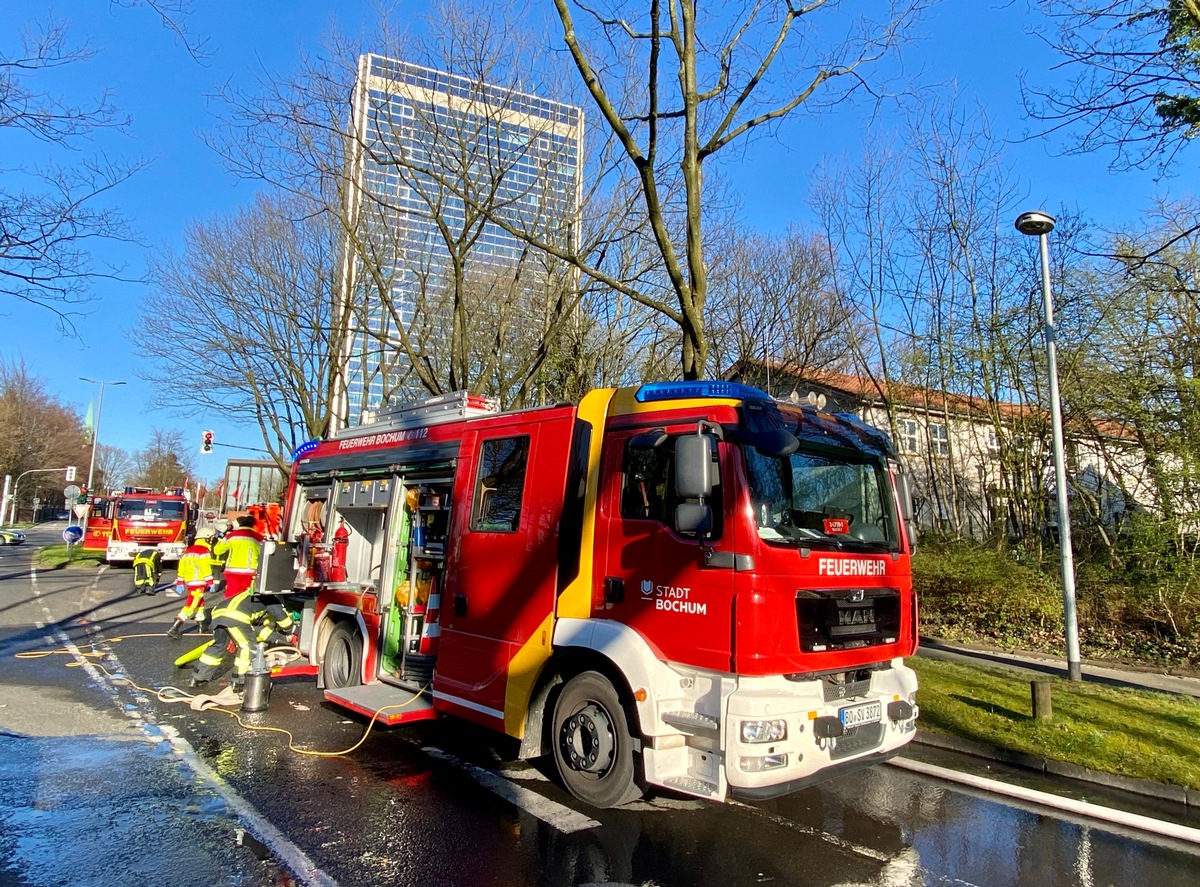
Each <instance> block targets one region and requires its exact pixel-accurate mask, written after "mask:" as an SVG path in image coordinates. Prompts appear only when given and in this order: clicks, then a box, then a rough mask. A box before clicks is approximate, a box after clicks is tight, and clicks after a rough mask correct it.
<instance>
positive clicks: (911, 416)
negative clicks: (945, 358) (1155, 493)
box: [724, 360, 1152, 538]
mask: <svg viewBox="0 0 1200 887" xmlns="http://www.w3.org/2000/svg"><path fill="white" fill-rule="evenodd" d="M724 377H725V378H728V379H731V380H735V381H740V382H745V383H747V384H749V385H753V386H755V387H757V388H760V389H762V390H764V391H766V392H768V393H769V394H771V395H772V396H774V397H779V398H787V397H791V398H793V399H794V398H810V397H811V398H814V399H815V398H820V397H824V399H825V404H826V408H827V409H829V410H831V411H836V412H849V413H854V414H856V415H857V416H858V417H859V418H861V419H862V420H863V421H865V422H867V423H869V424H871V425H874V426H875V427H876V428H879V429H880V430H881V431H884V432H886V433H887V434H888V435H890V436H891V438H892V441H893V443H894V444H895V446H896V449H897V451H899V452H900V453H901V455H902V456H903V458H904V460H905V462H906V464H907V466H908V468H909V470H910V472H911V474H912V479H913V490H914V498H915V503H914V504H915V505H916V511H917V519H918V522H919V524H920V525H921V526H922V527H923V528H925V529H935V530H938V531H943V532H947V533H950V534H954V535H965V536H974V537H985V536H989V535H994V534H997V533H1000V532H1005V533H1007V535H1008V536H1009V537H1013V538H1021V537H1024V536H1027V535H1028V534H1030V533H1044V532H1047V531H1049V532H1050V533H1051V534H1052V533H1053V532H1054V530H1055V527H1056V523H1057V521H1056V518H1055V510H1056V508H1055V496H1054V470H1053V453H1052V448H1051V432H1050V417H1049V414H1048V413H1047V412H1046V411H1045V410H1042V409H1040V408H1038V407H1036V406H1031V405H1028V404H1016V403H1006V402H1003V401H999V400H996V399H989V398H984V397H979V396H972V395H964V394H955V393H952V392H946V391H938V390H933V389H930V388H924V387H920V386H916V385H909V384H904V383H897V382H894V381H893V382H889V381H886V380H881V379H875V378H872V377H869V376H858V375H850V374H846V373H839V372H833V371H829V370H811V369H805V368H800V367H796V366H794V365H789V364H784V363H779V362H774V361H762V360H746V361H740V362H739V363H737V364H735V365H734V366H733V367H731V368H730V369H729V370H728V371H727V372H726V373H725V374H724ZM1066 438H1067V439H1066V449H1067V467H1068V478H1069V482H1070V486H1071V490H1070V496H1071V502H1072V506H1071V512H1072V519H1073V520H1072V525H1073V526H1083V527H1087V526H1095V527H1098V526H1104V527H1106V528H1110V529H1111V528H1113V527H1118V526H1120V525H1121V524H1122V522H1123V521H1124V520H1125V518H1126V515H1127V513H1128V512H1129V511H1130V510H1131V509H1139V508H1141V507H1142V506H1141V505H1140V504H1139V503H1141V502H1149V501H1152V499H1151V496H1150V493H1149V490H1148V485H1147V480H1146V465H1145V459H1144V458H1143V455H1142V451H1141V450H1140V448H1139V447H1138V445H1137V440H1136V437H1135V435H1134V434H1133V433H1132V431H1131V429H1128V428H1125V427H1123V426H1121V425H1119V424H1118V423H1115V422H1108V421H1097V420H1089V421H1088V422H1087V423H1086V425H1083V424H1081V423H1078V422H1074V423H1068V426H1067V429H1066Z"/></svg>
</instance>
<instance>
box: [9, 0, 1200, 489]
mask: <svg viewBox="0 0 1200 887" xmlns="http://www.w3.org/2000/svg"><path fill="white" fill-rule="evenodd" d="M423 5H424V4H421V3H415V2H406V3H403V4H401V5H400V6H399V7H398V8H400V9H401V10H403V11H404V13H405V14H406V15H415V14H417V13H419V11H420V8H421V7H422V6H423ZM195 6H196V10H195V12H194V13H193V15H192V17H191V18H190V20H189V25H190V27H191V29H192V30H193V31H194V32H195V34H197V35H199V36H203V37H205V38H207V39H208V41H209V45H208V49H209V51H210V52H211V53H212V55H211V57H210V58H208V59H206V60H204V61H203V62H197V61H196V60H194V59H193V58H192V57H191V56H189V55H188V54H187V53H186V52H185V51H184V49H183V48H182V47H181V46H180V45H178V43H177V42H176V41H175V40H174V39H173V37H172V35H171V34H169V33H168V32H167V31H165V30H164V29H163V28H162V26H161V24H160V23H159V21H158V20H157V19H156V18H155V17H154V16H153V14H152V13H151V11H150V10H149V9H147V8H146V7H144V6H136V7H134V8H131V9H130V8H120V7H116V6H114V5H112V4H109V3H105V2H103V0H87V2H85V0H72V2H63V3H58V4H56V5H54V7H53V10H54V12H55V14H56V16H57V17H59V18H61V19H65V20H67V21H68V22H69V23H70V25H71V29H72V33H73V35H74V36H75V37H76V38H80V39H82V38H86V39H88V40H89V42H90V43H91V46H92V48H93V49H94V50H95V51H96V53H97V55H96V58H94V59H93V60H91V61H89V62H87V63H86V65H79V66H76V67H74V68H71V69H69V81H68V82H67V83H66V86H67V87H68V89H69V90H70V91H71V92H70V93H69V94H70V96H71V97H72V98H74V99H75V100H77V101H85V100H86V98H87V96H89V95H94V93H95V90H96V89H98V88H100V87H108V88H110V89H111V90H112V93H113V99H114V100H115V102H116V103H117V104H118V105H119V106H120V107H121V108H123V109H124V110H125V111H127V112H128V113H129V114H130V115H131V116H132V127H131V129H130V132H129V134H128V135H126V136H113V135H108V136H105V137H104V138H102V139H101V140H99V141H98V142H97V145H98V146H102V147H104V148H105V149H106V150H108V151H111V152H114V153H117V154H122V155H125V156H143V157H147V158H149V159H151V160H152V164H151V166H150V168H149V169H147V170H145V171H143V172H142V173H140V174H139V175H137V176H136V177H135V178H134V179H133V180H132V181H130V182H128V183H126V184H125V185H123V186H122V187H121V188H120V190H119V191H118V192H117V193H116V195H115V197H114V204H115V205H116V206H119V207H120V208H121V210H122V211H123V212H124V213H125V214H126V215H127V216H128V217H129V218H130V219H131V221H132V223H133V225H134V228H135V229H136V231H137V232H138V233H139V234H140V236H141V237H142V238H143V239H144V241H145V242H146V243H147V244H149V245H151V246H161V245H172V246H178V245H179V244H180V243H181V241H182V234H183V231H184V229H185V227H186V225H187V224H188V223H189V222H192V221H195V220H204V219H208V218H211V217H213V216H215V215H220V214H225V213H229V212H231V211H233V210H235V209H236V208H238V207H239V206H242V205H244V204H245V203H247V202H248V201H249V200H250V199H251V196H252V194H253V190H254V185H253V184H252V183H247V182H239V181H238V180H237V179H236V178H234V177H233V176H231V175H230V174H229V173H227V172H226V171H225V170H224V168H223V166H222V164H221V161H220V159H219V158H218V157H217V156H216V155H214V154H213V153H212V152H211V151H209V149H207V148H206V147H205V146H204V144H203V142H202V141H201V134H202V132H203V131H204V130H206V129H209V128H211V127H212V126H213V124H214V118H213V116H212V112H213V111H214V110H215V109H214V108H213V107H211V106H210V104H209V102H208V100H207V96H208V95H209V94H211V93H212V92H213V90H214V85H215V84H218V83H224V82H230V83H232V84H234V85H240V86H245V87H250V86H252V85H253V83H254V81H255V80H256V79H257V78H259V77H261V76H262V75H263V74H264V72H270V71H284V72H290V71H293V70H295V69H296V68H297V66H298V64H299V59H300V56H301V53H302V52H303V51H308V52H313V51H316V50H317V49H319V46H320V40H321V37H322V35H323V34H324V33H326V32H327V31H328V30H329V28H330V26H331V24H332V23H333V22H336V23H337V26H338V28H339V29H340V30H341V31H343V32H346V33H349V34H361V33H364V31H365V30H366V28H367V27H368V25H369V24H370V23H372V22H373V21H374V20H375V13H374V8H375V7H374V4H372V3H367V2H359V0H339V2H337V3H328V2H317V0H290V2H266V0H251V2H246V0H199V2H197V3H196V4H195ZM7 8H8V10H9V11H8V13H7V14H6V16H5V18H6V21H7V22H8V23H13V22H24V21H28V20H31V19H35V18H43V17H44V16H45V11H46V6H45V4H43V3H41V2H29V0H16V2H15V3H14V2H12V0H10V2H9V4H7ZM1037 22H1038V19H1037V18H1036V17H1035V15H1034V13H1032V12H1031V11H1030V8H1029V6H1028V5H1027V0H1011V2H989V0H944V2H943V3H942V4H941V5H940V7H938V8H937V9H935V10H934V11H933V12H932V13H931V14H930V15H929V17H928V18H927V20H926V23H925V25H924V26H923V27H922V28H921V31H922V32H923V34H924V35H925V38H924V40H923V41H922V42H920V43H918V44H916V45H914V46H910V47H908V48H907V49H906V51H905V53H904V66H905V69H906V71H909V72H915V71H917V70H922V71H923V73H924V76H925V77H926V79H928V80H932V81H936V82H941V83H946V82H950V81H954V82H956V83H957V86H958V89H959V91H960V93H961V94H962V96H963V98H964V99H965V100H969V101H978V102H979V103H981V104H982V105H983V106H984V107H985V108H986V110H987V113H988V115H989V116H990V117H991V119H992V120H993V122H994V123H995V124H996V125H997V126H998V127H999V128H1000V129H1001V130H1004V131H1007V132H1008V133H1009V134H1010V135H1011V136H1012V137H1013V138H1014V139H1016V138H1017V137H1019V136H1020V135H1021V134H1022V133H1023V132H1024V131H1025V130H1026V129H1027V128H1028V123H1027V122H1026V121H1024V120H1023V115H1022V108H1021V104H1020V92H1019V86H1018V80H1017V76H1018V73H1019V72H1021V71H1025V72H1028V73H1039V72H1044V71H1048V69H1049V68H1050V67H1051V66H1052V65H1053V64H1054V63H1055V62H1056V59H1055V57H1054V56H1053V55H1052V54H1051V53H1050V52H1049V50H1048V49H1046V48H1045V46H1044V45H1043V43H1042V42H1041V41H1040V40H1039V39H1038V38H1037V37H1035V36H1032V35H1031V34H1029V33H1027V32H1028V31H1029V30H1030V28H1031V27H1032V26H1034V25H1035V24H1037ZM5 30H6V31H7V32H8V33H7V34H6V36H4V37H0V40H3V41H4V49H5V51H6V52H12V51H13V50H14V49H15V44H14V43H13V42H12V40H13V34H12V31H13V28H12V27H11V25H10V27H9V28H6V29H5ZM372 48H374V47H371V46H370V45H369V43H368V42H367V41H364V43H363V49H364V51H365V50H368V49H372ZM588 110H589V111H590V109H588ZM868 125H869V124H868V120H867V117H866V114H865V111H864V110H862V109H854V108H847V109H846V110H845V112H844V113H843V112H841V111H839V112H838V114H836V115H835V116H832V117H829V118H827V119H825V120H823V121H822V122H821V124H820V125H819V126H817V125H813V124H810V123H806V122H805V121H804V120H802V119H800V120H797V121H796V122H795V123H793V124H789V125H788V127H787V128H786V129H784V130H783V131H781V133H780V134H779V137H778V138H775V139H763V140H759V141H757V142H756V143H754V144H753V145H752V146H751V147H750V148H749V149H748V150H747V152H746V155H745V157H744V160H741V161H740V162H739V163H738V164H736V165H734V166H732V167H729V168H727V169H726V171H725V175H726V176H727V177H728V178H729V180H730V182H731V183H732V184H733V186H734V188H735V190H736V191H737V192H738V193H739V194H740V196H741V199H742V201H743V204H744V207H745V218H746V220H747V221H748V222H750V223H751V224H753V225H755V226H757V227H759V228H762V229H765V230H782V229H783V228H785V227H786V226H787V225H788V224H789V223H791V222H799V223H804V222H807V221H811V215H810V212H809V210H808V208H807V197H808V195H807V181H808V178H809V176H810V175H811V173H813V172H814V171H815V170H816V169H817V167H818V166H819V164H820V163H821V161H822V159H823V157H825V156H833V157H842V156H849V157H853V156H854V154H855V153H856V152H857V151H858V150H860V148H861V146H862V139H863V134H864V132H865V131H866V128H867V126H868ZM872 125H875V126H883V127H886V126H888V125H889V121H888V120H887V119H886V118H883V119H877V120H876V121H875V122H874V124H872ZM1058 147H1059V146H1058V145H1055V144H1054V143H1051V142H1044V141H1030V142H1020V141H1015V142H1014V144H1013V145H1012V147H1011V151H1010V152H1009V160H1010V162H1011V165H1012V168H1013V170H1014V172H1015V174H1016V175H1017V176H1019V177H1020V179H1021V180H1022V181H1023V182H1024V183H1025V185H1026V187H1027V195H1028V204H1027V206H1026V207H1024V208H1037V207H1045V208H1046V209H1048V210H1050V211H1051V212H1054V211H1056V210H1057V209H1059V208H1062V207H1067V208H1070V209H1076V210H1079V211H1081V212H1083V213H1084V214H1085V215H1086V216H1088V217H1089V218H1091V219H1092V220H1093V221H1094V222H1096V223H1097V224H1099V225H1101V226H1105V225H1116V224H1120V223H1122V222H1125V221H1129V220H1132V219H1135V218H1136V217H1137V216H1139V215H1140V214H1141V213H1142V212H1143V211H1144V210H1145V209H1146V208H1147V207H1148V206H1149V204H1150V201H1151V198H1152V197H1153V196H1154V195H1155V194H1156V193H1159V192H1163V191H1166V190H1173V191H1176V192H1178V191H1179V189H1181V188H1182V187H1185V186H1187V187H1194V181H1190V180H1186V179H1175V180H1169V181H1167V182H1166V183H1163V184H1161V185H1160V184H1156V183H1155V182H1154V180H1153V179H1152V177H1151V176H1150V175H1149V174H1145V173H1123V174H1119V175H1113V174H1111V173H1109V172H1108V170H1107V164H1108V161H1109V159H1110V158H1109V157H1108V156H1107V155H1104V156H1093V157H1069V156H1055V155H1054V153H1053V152H1054V151H1055V150H1056V149H1057V148H1058ZM45 151H46V149H45V147H44V146H41V145H38V144H36V143H30V142H29V141H27V140H24V139H14V138H13V137H12V136H11V134H3V133H0V167H4V168H8V167H11V166H13V165H16V164H19V163H37V162H40V161H42V160H44V159H45ZM781 171H785V174H781ZM95 254H96V256H97V257H98V259H100V260H101V261H108V262H112V263H114V264H124V265H127V266H128V269H129V276H130V277H137V276H140V273H141V271H142V268H143V262H144V251H143V250H142V249H141V248H140V247H135V246H133V245H122V244H100V245H97V247H96V253H95ZM147 291H148V290H147V287H146V286H145V285H143V284H139V283H133V282H128V283H122V282H116V281H101V282H98V283H97V284H96V287H95V295H96V297H97V298H96V301H95V302H94V303H93V305H92V313H91V314H90V315H89V316H87V317H85V318H82V319H80V320H79V321H78V328H79V331H80V334H81V336H82V341H79V340H74V339H67V338H63V337H62V336H61V335H60V334H59V333H58V331H57V329H56V324H55V317H54V316H53V315H52V314H50V313H49V312H47V311H45V310H43V309H37V308H32V307H28V306H22V305H12V304H3V305H0V330H2V332H0V356H2V357H3V358H4V359H6V360H10V361H12V360H19V359H23V360H24V361H25V363H26V365H27V366H28V368H29V369H30V370H31V371H32V372H33V373H34V374H35V375H37V376H39V377H41V378H42V379H43V380H44V381H45V383H46V386H47V388H48V390H49V391H50V392H51V393H52V394H54V395H57V396H59V397H60V398H61V399H62V401H63V402H65V403H67V404H71V405H75V406H77V407H78V409H79V411H80V413H81V414H83V413H84V412H85V411H86V410H87V408H88V404H89V402H91V401H93V400H94V399H95V397H96V394H97V389H98V386H96V385H91V384H88V383H85V382H82V381H79V377H80V376H88V377H91V378H94V379H104V380H106V381H115V380H123V381H125V382H126V383H127V384H125V385H123V386H106V388H105V394H104V409H103V415H102V417H101V426H100V441H101V443H104V444H108V445H112V446H118V447H121V448H123V449H126V450H129V451H134V450H138V449H142V448H144V447H145V445H146V444H147V442H148V441H149V438H150V429H151V428H153V427H157V428H162V429H166V430H176V429H178V430H180V431H182V432H183V434H184V439H185V440H186V441H188V442H193V441H194V442H195V444H196V451H197V452H198V450H199V443H200V437H201V432H202V431H203V430H204V429H212V430H213V431H214V432H215V433H216V440H217V442H218V444H233V445H236V446H239V447H257V446H261V440H260V439H259V438H258V437H257V432H256V430H255V429H253V428H235V427H232V426H230V425H229V424H228V423H226V422H224V421H223V420H222V418H221V417H220V416H218V415H195V414H178V415H177V414H174V413H172V412H171V411H166V410H158V411H154V412H150V411H148V409H147V403H148V401H149V400H150V397H151V392H150V390H149V388H148V386H147V385H146V384H145V383H143V382H141V381H140V380H139V379H138V372H139V369H140V368H142V367H143V363H142V362H141V361H140V359H139V355H138V353H137V348H136V346H135V345H133V344H131V343H130V341H129V339H128V338H127V337H126V331H128V330H134V329H136V328H137V324H138V314H139V305H140V303H141V300H142V298H143V297H144V296H145V295H146V293H147ZM253 456H254V454H253V453H250V452H246V451H243V450H240V449H239V450H233V449H224V448H221V447H218V450H217V452H216V454H215V455H214V456H208V457H201V456H199V455H197V456H196V462H197V464H198V466H199V467H200V468H201V470H202V473H203V474H204V475H205V476H207V477H217V476H220V475H221V474H222V473H223V470H224V461H225V458H234V457H241V458H245V457H253Z"/></svg>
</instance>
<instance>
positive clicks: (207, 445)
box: [200, 431, 213, 453]
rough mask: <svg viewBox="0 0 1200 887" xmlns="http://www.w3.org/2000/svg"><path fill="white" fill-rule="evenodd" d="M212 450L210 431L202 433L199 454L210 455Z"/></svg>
mask: <svg viewBox="0 0 1200 887" xmlns="http://www.w3.org/2000/svg"><path fill="white" fill-rule="evenodd" d="M212 450H213V433H212V432H211V431H206V432H204V438H203V440H202V441H201V442H200V452H201V453H211V452H212Z"/></svg>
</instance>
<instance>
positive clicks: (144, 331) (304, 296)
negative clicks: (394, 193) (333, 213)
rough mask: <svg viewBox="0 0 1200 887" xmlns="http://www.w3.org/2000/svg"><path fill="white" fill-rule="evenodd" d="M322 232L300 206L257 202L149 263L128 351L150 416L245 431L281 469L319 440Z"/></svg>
mask: <svg viewBox="0 0 1200 887" xmlns="http://www.w3.org/2000/svg"><path fill="white" fill-rule="evenodd" d="M330 222H331V219H330V218H329V217H328V216H327V215H324V214H320V213H317V214H314V206H313V204H312V203H311V202H310V201H308V200H306V199H303V198H291V199H288V198H274V199H272V198H267V197H259V198H258V199H257V200H256V201H255V202H254V204H253V206H251V207H250V208H248V209H245V210H242V211H240V212H238V213H236V214H234V215H233V216H231V217H229V218H225V219H219V220H215V221H212V222H209V223H207V224H195V225H193V226H191V228H190V229H189V230H188V232H187V236H186V242H185V246H184V251H183V253H182V255H175V254H171V253H167V254H164V255H162V256H160V257H159V258H158V259H157V260H156V263H155V265H154V268H153V273H154V277H155V279H156V280H157V281H158V282H159V286H158V289H157V290H156V291H155V292H154V293H152V294H151V295H150V296H149V297H148V298H147V300H146V302H145V315H146V316H145V318H144V319H143V320H142V322H141V323H139V324H138V326H137V327H135V328H133V329H132V330H131V332H130V340H131V344H132V346H133V347H135V348H137V349H140V350H141V351H142V352H143V353H144V354H145V355H146V356H148V357H150V358H151V359H152V360H153V365H152V368H151V369H149V370H147V371H146V372H145V373H144V378H146V379H147V380H148V381H150V382H152V383H153V384H154V387H155V391H156V403H157V405H159V406H163V407H168V408H175V409H176V410H178V411H181V412H185V413H193V414H194V413H198V412H205V411H211V412H214V413H221V414H223V415H224V416H225V417H226V418H227V419H229V420H231V421H233V422H235V423H241V424H246V425H256V426H257V427H258V428H259V430H260V431H261V432H262V436H263V440H264V442H265V443H266V445H267V448H268V450H269V451H270V453H271V455H272V457H273V458H274V459H275V460H276V462H278V463H279V464H280V465H281V466H282V465H284V464H286V463H287V461H288V460H289V458H290V454H291V452H292V451H293V450H294V449H295V447H296V446H297V445H298V444H300V443H302V442H304V441H306V440H311V439H312V438H314V437H319V436H321V434H323V433H324V431H325V429H326V427H327V425H328V423H329V411H330V402H331V398H332V385H333V381H332V380H333V370H332V367H333V363H334V360H335V355H336V354H337V353H338V351H339V349H340V347H341V341H340V337H339V336H340V334H339V331H338V329H337V327H336V326H335V325H334V323H333V321H332V311H331V306H332V303H333V295H332V293H333V281H332V269H333V268H334V267H335V264H336V260H335V256H336V250H337V243H338V231H337V230H336V229H335V228H333V227H332V226H331V224H330Z"/></svg>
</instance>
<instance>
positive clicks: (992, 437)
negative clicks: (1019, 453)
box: [987, 431, 1000, 458]
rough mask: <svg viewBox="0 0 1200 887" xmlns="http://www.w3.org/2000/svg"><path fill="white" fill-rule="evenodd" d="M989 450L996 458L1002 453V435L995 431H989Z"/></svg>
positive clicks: (990, 454) (989, 453)
mask: <svg viewBox="0 0 1200 887" xmlns="http://www.w3.org/2000/svg"><path fill="white" fill-rule="evenodd" d="M987 451H988V455H989V456H991V457H993V458H995V457H997V456H999V455H1000V435H998V434H996V432H995V431H989V432H988V433H987Z"/></svg>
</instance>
